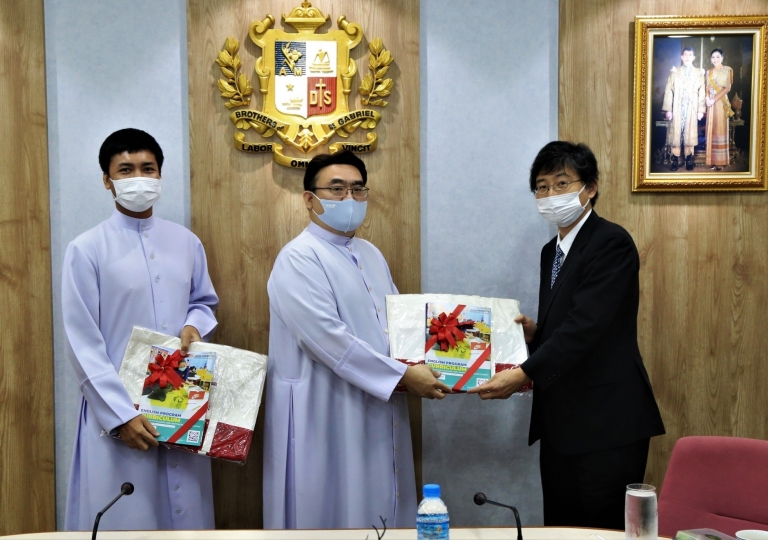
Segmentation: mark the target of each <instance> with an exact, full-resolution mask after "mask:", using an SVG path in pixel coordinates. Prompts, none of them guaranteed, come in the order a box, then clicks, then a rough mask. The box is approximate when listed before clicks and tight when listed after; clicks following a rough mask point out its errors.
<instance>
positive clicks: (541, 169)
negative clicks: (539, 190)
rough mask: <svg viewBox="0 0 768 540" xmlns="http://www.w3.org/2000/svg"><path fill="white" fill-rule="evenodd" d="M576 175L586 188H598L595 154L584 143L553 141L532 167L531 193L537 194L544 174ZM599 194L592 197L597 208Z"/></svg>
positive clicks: (598, 174)
mask: <svg viewBox="0 0 768 540" xmlns="http://www.w3.org/2000/svg"><path fill="white" fill-rule="evenodd" d="M566 169H567V170H570V171H572V172H573V173H575V174H576V175H577V176H578V177H579V180H581V181H582V182H584V184H585V185H586V186H595V187H597V180H598V178H599V176H600V171H598V170H597V159H595V154H593V153H592V150H590V149H589V146H587V145H586V144H584V143H579V144H574V143H572V142H569V141H552V142H550V143H547V144H546V145H545V146H544V148H542V149H541V150H539V153H538V154H537V155H536V159H534V160H533V165H531V176H530V179H529V181H530V184H531V191H532V192H534V193H535V192H536V180H537V179H538V177H539V176H541V175H542V174H550V173H558V172H560V171H564V170H566ZM598 195H599V192H597V191H596V192H595V196H594V197H592V199H591V200H592V206H593V207H594V206H595V203H596V202H597V197H598Z"/></svg>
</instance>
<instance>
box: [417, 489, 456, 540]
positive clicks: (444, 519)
mask: <svg viewBox="0 0 768 540" xmlns="http://www.w3.org/2000/svg"><path fill="white" fill-rule="evenodd" d="M416 537H417V538H418V540H448V508H447V507H446V506H445V503H444V502H443V501H442V500H441V499H440V486H438V485H437V484H425V485H424V499H422V501H421V504H419V510H418V513H417V514H416Z"/></svg>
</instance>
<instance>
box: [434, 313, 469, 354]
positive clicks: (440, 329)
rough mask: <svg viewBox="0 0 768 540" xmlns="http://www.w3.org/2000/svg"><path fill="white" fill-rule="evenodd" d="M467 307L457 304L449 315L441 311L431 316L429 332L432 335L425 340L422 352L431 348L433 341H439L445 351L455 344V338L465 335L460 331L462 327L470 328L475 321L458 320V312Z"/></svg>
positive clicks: (460, 338)
mask: <svg viewBox="0 0 768 540" xmlns="http://www.w3.org/2000/svg"><path fill="white" fill-rule="evenodd" d="M465 307H467V306H465V305H461V304H459V305H458V306H456V309H454V310H453V312H452V313H451V314H450V315H446V314H445V313H441V314H440V315H439V316H437V317H433V318H432V320H431V321H430V323H429V325H430V326H429V333H430V334H432V337H431V338H429V340H428V341H427V344H426V346H425V347H424V352H426V351H428V350H429V349H431V348H432V346H433V345H434V344H435V343H440V350H441V351H447V350H448V349H449V348H450V347H455V346H456V340H459V341H461V340H463V339H464V338H465V337H466V336H465V335H464V332H462V331H461V329H462V328H471V327H472V326H474V324H475V321H472V320H467V321H462V322H459V319H458V317H459V314H460V313H461V312H462V311H463V310H464V308H465Z"/></svg>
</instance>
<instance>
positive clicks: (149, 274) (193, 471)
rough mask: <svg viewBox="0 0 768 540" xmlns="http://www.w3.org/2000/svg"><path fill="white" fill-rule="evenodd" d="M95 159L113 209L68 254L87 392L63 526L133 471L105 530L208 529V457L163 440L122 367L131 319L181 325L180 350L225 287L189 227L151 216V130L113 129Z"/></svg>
mask: <svg viewBox="0 0 768 540" xmlns="http://www.w3.org/2000/svg"><path fill="white" fill-rule="evenodd" d="M99 163H100V164H101V168H102V170H103V172H104V177H103V182H104V187H105V188H106V189H107V190H109V191H110V192H111V193H112V196H113V197H114V198H115V201H116V204H115V207H116V209H115V211H114V212H113V214H112V217H110V218H109V219H108V220H106V221H104V222H102V223H101V224H99V225H98V226H96V227H94V228H93V229H91V230H89V231H86V232H85V233H83V234H81V235H80V236H78V237H77V238H76V239H75V240H73V241H72V242H71V243H70V244H69V246H68V247H67V251H66V254H65V256H64V271H63V279H62V308H63V312H64V329H65V331H66V335H67V339H68V344H69V346H70V351H69V352H70V359H71V362H72V366H73V367H74V369H75V373H76V375H77V379H78V382H79V384H80V390H81V391H82V394H83V399H82V401H81V404H80V420H79V425H78V429H77V435H76V437H75V448H74V453H73V456H72V470H71V475H70V481H69V486H68V493H67V511H66V520H65V528H66V529H67V530H90V529H91V527H92V526H93V520H94V518H95V516H96V513H97V512H98V511H99V510H101V509H102V507H104V506H105V505H106V504H107V503H108V502H109V501H110V500H111V499H112V498H113V497H114V496H115V495H116V494H117V493H119V492H120V486H121V484H122V483H123V482H131V483H133V485H134V486H135V491H134V492H133V494H132V495H131V496H130V497H123V498H122V499H121V500H120V501H119V502H118V503H117V505H116V507H115V508H113V509H112V510H111V511H110V512H107V513H106V514H105V515H104V517H103V518H102V519H101V528H102V529H212V528H214V522H213V492H212V484H211V469H210V463H209V461H208V460H207V459H205V458H201V457H198V456H195V455H193V454H187V453H185V452H181V451H178V450H167V449H166V448H164V447H159V446H158V442H157V440H156V439H155V437H156V436H157V435H159V434H158V433H157V431H156V430H155V429H154V428H153V427H152V424H150V422H149V421H148V420H147V419H146V418H145V417H144V416H143V415H140V414H139V413H138V412H137V411H136V409H135V408H134V406H133V403H132V401H131V398H130V397H129V396H128V393H127V391H126V390H125V387H124V386H123V384H122V382H121V380H120V377H119V376H118V370H119V369H120V363H121V361H122V359H123V353H124V352H125V348H126V345H127V343H128V338H129V337H130V334H131V330H132V329H133V327H134V326H142V327H145V328H150V329H152V330H155V331H158V332H162V333H165V334H171V335H176V336H180V337H181V340H182V353H183V354H186V351H187V349H188V348H189V344H190V342H192V341H200V340H201V336H205V337H207V336H209V335H210V334H211V333H212V332H213V330H214V328H215V327H216V324H217V323H216V318H215V317H214V313H213V312H214V310H215V309H216V306H217V305H218V297H217V296H216V292H215V291H214V289H213V285H212V284H211V280H210V278H209V277H208V268H207V262H206V259H205V251H204V250H203V246H202V244H201V243H200V240H198V239H197V237H196V236H195V235H194V234H192V233H191V232H190V231H188V230H187V229H185V228H184V227H182V226H180V225H176V224H175V223H171V222H169V221H164V220H162V219H159V218H156V217H155V216H153V215H152V205H153V204H154V202H155V201H156V200H157V198H158V197H159V195H160V184H161V182H160V169H161V167H162V165H163V152H162V150H161V149H160V146H159V145H158V144H157V142H156V141H155V139H154V138H153V137H152V136H150V135H149V134H147V133H145V132H143V131H140V130H137V129H123V130H120V131H117V132H115V133H113V134H112V135H110V136H109V137H107V139H106V140H105V141H104V143H103V144H102V146H101V150H100V152H99ZM147 360H149V359H147ZM108 433H112V434H114V433H118V434H119V435H120V436H121V438H122V440H117V439H115V438H113V437H110V436H107V435H106V434H108Z"/></svg>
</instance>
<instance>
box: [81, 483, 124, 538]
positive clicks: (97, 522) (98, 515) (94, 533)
mask: <svg viewBox="0 0 768 540" xmlns="http://www.w3.org/2000/svg"><path fill="white" fill-rule="evenodd" d="M131 493H133V484H131V483H130V482H125V483H124V484H123V485H122V486H120V495H118V496H117V497H115V498H114V499H112V502H111V503H109V504H108V505H107V506H105V507H104V510H102V511H101V512H99V513H98V514H96V521H94V522H93V534H92V535H91V540H96V533H97V532H98V530H99V521H101V516H103V515H104V514H105V513H106V512H107V510H109V509H110V508H111V507H112V505H113V504H115V503H116V502H117V499H119V498H120V497H122V496H123V495H130V494H131Z"/></svg>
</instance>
